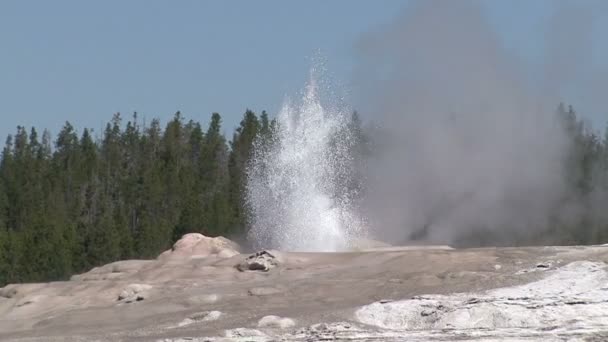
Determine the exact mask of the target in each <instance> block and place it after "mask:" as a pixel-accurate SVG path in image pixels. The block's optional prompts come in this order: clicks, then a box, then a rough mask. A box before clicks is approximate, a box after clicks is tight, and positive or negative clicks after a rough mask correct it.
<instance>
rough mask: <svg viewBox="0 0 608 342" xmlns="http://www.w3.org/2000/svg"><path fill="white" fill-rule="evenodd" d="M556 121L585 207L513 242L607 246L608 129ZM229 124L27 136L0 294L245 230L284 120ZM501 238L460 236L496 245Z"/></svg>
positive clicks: (562, 112) (9, 200)
mask: <svg viewBox="0 0 608 342" xmlns="http://www.w3.org/2000/svg"><path fill="white" fill-rule="evenodd" d="M557 114H558V117H559V119H560V120H561V121H562V123H563V124H564V127H565V129H566V132H567V134H568V137H569V139H570V140H571V142H572V144H570V150H569V151H565V155H567V156H568V158H567V162H566V165H565V171H566V174H567V182H568V184H567V187H568V189H569V191H568V194H569V198H565V199H564V203H570V204H576V210H575V212H576V214H575V215H571V216H570V217H569V220H560V219H556V220H554V221H552V224H550V225H549V226H548V227H546V228H545V229H544V230H536V231H535V232H536V233H535V234H529V235H526V236H524V237H522V238H521V239H519V240H517V241H509V242H508V243H510V244H513V243H515V244H536V243H551V244H590V243H606V242H608V214H607V213H608V210H607V209H608V208H607V206H608V130H607V131H606V134H605V136H604V137H600V135H599V134H597V133H596V132H594V131H593V130H591V129H590V128H589V127H586V126H585V125H584V124H583V122H582V121H581V120H580V119H579V118H577V116H576V113H575V112H574V110H573V109H572V108H571V107H569V108H566V107H565V106H563V105H560V107H559V108H558V111H557ZM221 124H222V120H221V117H220V115H219V114H217V113H214V114H212V116H211V120H210V122H209V125H208V126H207V127H202V126H201V124H200V123H198V122H194V121H187V122H186V120H185V119H184V118H183V117H182V115H181V114H180V113H179V112H178V113H176V114H175V116H174V118H173V119H172V120H171V121H170V122H168V123H167V124H166V126H165V127H164V128H162V127H161V123H160V122H159V120H153V121H152V122H151V123H149V124H148V125H146V126H142V125H141V123H140V121H139V120H138V119H137V116H136V115H134V116H133V117H132V118H131V119H130V120H128V121H127V122H126V123H125V122H123V118H121V116H120V115H119V114H116V115H114V117H113V118H112V120H111V121H110V123H108V125H107V126H106V128H105V131H104V132H103V133H102V134H101V136H100V137H98V138H94V137H93V135H92V132H91V131H90V130H88V129H84V130H83V131H81V132H77V130H76V129H75V128H74V127H72V125H71V124H70V123H66V124H65V125H64V127H63V129H62V130H61V131H60V132H59V134H58V135H57V137H56V139H55V140H54V141H52V140H51V137H50V134H49V133H48V132H47V131H44V132H43V133H42V134H41V135H39V134H38V132H37V131H36V130H35V129H33V128H32V129H29V130H27V129H26V128H24V127H18V128H17V132H16V133H15V134H14V135H12V136H9V137H8V138H7V140H6V145H5V147H4V149H3V151H2V156H1V160H0V286H1V285H2V284H5V283H12V282H32V281H49V280H58V279H65V278H67V277H68V276H69V275H71V274H74V273H77V272H83V271H86V270H88V269H90V268H91V267H94V266H98V265H102V264H105V263H108V262H111V261H115V260H120V259H130V258H154V257H156V256H157V255H158V254H159V253H160V252H161V251H163V250H165V249H167V248H169V247H170V246H171V244H172V243H173V242H174V241H175V240H177V239H178V238H179V237H181V236H182V235H183V234H185V233H188V232H200V233H203V234H205V235H208V236H217V235H224V236H234V235H238V234H241V233H243V232H244V229H245V211H244V208H243V204H242V198H243V196H242V195H243V182H244V179H245V177H244V176H245V174H244V172H245V166H246V164H247V161H248V158H249V155H250V152H251V149H252V148H253V141H254V139H255V138H256V136H258V135H261V136H262V137H266V139H261V141H267V142H271V141H272V139H271V136H272V132H273V130H274V129H275V127H276V123H275V122H274V121H271V120H269V118H268V115H267V114H266V113H265V112H262V113H261V115H259V116H257V115H256V114H255V113H253V112H252V111H249V110H247V111H246V112H245V114H244V116H243V119H242V121H241V122H240V125H239V126H238V127H237V129H236V130H235V132H234V134H233V135H232V139H231V140H230V141H228V140H227V139H226V137H225V136H224V134H223V133H222V130H223V129H222V126H221ZM349 129H352V130H354V132H355V133H356V135H357V136H358V139H359V141H360V142H364V141H365V142H366V143H365V146H367V147H362V146H356V147H355V149H354V150H357V151H358V152H357V153H361V154H369V150H368V147H369V146H373V142H374V137H373V134H374V133H370V132H371V131H365V130H362V128H361V123H360V121H359V119H358V117H357V115H356V113H354V115H353V116H352V119H351V125H350V128H349ZM372 153H373V152H372ZM560 171H563V170H560ZM556 172H559V171H556ZM356 181H357V180H355V183H356ZM353 186H359V185H353ZM562 208H563V207H558V208H557V209H556V213H555V216H556V217H559V210H561V209H562ZM493 234H494V235H493ZM495 234H496V232H495V231H494V232H492V231H484V232H472V234H471V235H468V236H463V239H464V241H466V243H467V244H469V245H471V244H473V245H475V244H479V245H484V244H496V243H497V241H499V240H500V239H501V236H496V235H495Z"/></svg>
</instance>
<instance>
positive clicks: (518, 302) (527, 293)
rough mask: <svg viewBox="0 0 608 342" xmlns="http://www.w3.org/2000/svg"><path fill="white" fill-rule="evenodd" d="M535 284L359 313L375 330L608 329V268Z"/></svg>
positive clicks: (562, 273)
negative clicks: (597, 327)
mask: <svg viewBox="0 0 608 342" xmlns="http://www.w3.org/2000/svg"><path fill="white" fill-rule="evenodd" d="M551 272H552V273H550V274H548V275H547V276H546V278H544V279H541V280H538V281H535V282H531V283H529V284H525V285H520V286H514V287H505V288H499V289H496V290H490V291H487V292H482V293H457V294H452V295H424V296H417V297H414V298H413V299H410V300H403V301H393V302H388V303H381V302H376V303H373V304H371V305H367V306H364V307H362V308H361V309H359V310H357V312H356V314H355V315H356V318H357V319H358V320H359V321H360V322H361V323H365V324H369V325H374V326H378V327H380V328H385V329H396V330H442V329H456V330H470V329H508V328H519V329H521V328H525V329H532V328H535V329H540V328H551V329H555V328H557V327H559V328H567V327H571V328H577V327H580V322H584V324H585V325H592V326H593V325H600V326H606V325H608V273H607V272H606V264H605V263H600V262H590V261H577V262H573V263H571V264H568V265H566V266H563V267H560V268H558V269H555V270H554V271H551Z"/></svg>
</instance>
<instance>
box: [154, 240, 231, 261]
mask: <svg viewBox="0 0 608 342" xmlns="http://www.w3.org/2000/svg"><path fill="white" fill-rule="evenodd" d="M239 249H240V248H239V245H238V244H237V243H236V242H234V241H231V240H228V239H226V238H225V237H222V236H219V237H213V238H212V237H207V236H205V235H203V234H199V233H190V234H186V235H184V236H183V237H182V238H181V239H179V240H178V241H177V242H176V243H175V244H173V247H172V248H171V249H169V250H167V251H165V252H163V253H162V254H161V255H159V256H158V260H161V261H167V260H184V259H197V258H206V257H210V256H215V257H218V258H230V257H232V256H235V255H237V254H239Z"/></svg>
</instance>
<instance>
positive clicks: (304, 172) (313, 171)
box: [246, 70, 362, 251]
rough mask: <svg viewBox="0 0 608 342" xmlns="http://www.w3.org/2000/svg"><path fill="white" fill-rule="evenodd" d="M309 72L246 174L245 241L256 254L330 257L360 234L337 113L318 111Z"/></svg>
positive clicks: (343, 122)
mask: <svg viewBox="0 0 608 342" xmlns="http://www.w3.org/2000/svg"><path fill="white" fill-rule="evenodd" d="M318 90H319V89H318V85H317V82H316V77H315V76H314V70H313V72H312V73H311V78H310V81H309V83H308V84H307V87H306V90H305V93H304V95H303V97H302V99H301V100H300V101H299V102H298V103H296V104H294V103H292V102H290V101H286V103H285V104H284V105H283V108H282V109H281V111H280V113H279V115H278V117H277V126H276V127H275V128H274V129H273V132H272V134H271V137H266V138H264V137H258V139H257V141H256V143H255V146H254V152H253V156H252V160H251V162H250V165H249V168H248V175H247V176H248V177H247V195H246V203H247V206H248V209H249V226H250V230H249V239H250V240H251V241H252V242H253V244H254V245H255V247H257V248H278V249H282V250H289V251H336V250H342V249H345V248H347V247H348V246H349V242H350V241H351V240H352V239H353V237H355V236H356V235H358V234H359V233H360V232H361V226H362V225H361V221H360V220H359V219H358V218H357V217H356V215H355V214H354V210H353V208H352V199H353V197H354V193H353V190H350V189H349V188H348V186H347V185H345V184H346V183H347V182H345V181H344V180H345V179H348V177H349V175H350V172H351V170H352V158H351V156H350V154H349V146H351V145H350V144H351V142H352V134H350V133H349V131H348V120H347V119H348V118H349V116H348V115H347V112H346V111H345V110H340V109H335V108H334V107H335V106H323V105H322V103H321V100H320V98H319V94H318Z"/></svg>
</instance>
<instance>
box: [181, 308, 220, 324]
mask: <svg viewBox="0 0 608 342" xmlns="http://www.w3.org/2000/svg"><path fill="white" fill-rule="evenodd" d="M221 316H222V313H221V312H220V311H203V312H197V313H195V314H192V315H190V317H188V318H186V319H184V320H183V321H181V322H179V323H178V324H177V328H181V327H185V326H187V325H191V324H194V323H199V322H211V321H216V320H218V319H220V317H221Z"/></svg>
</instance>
